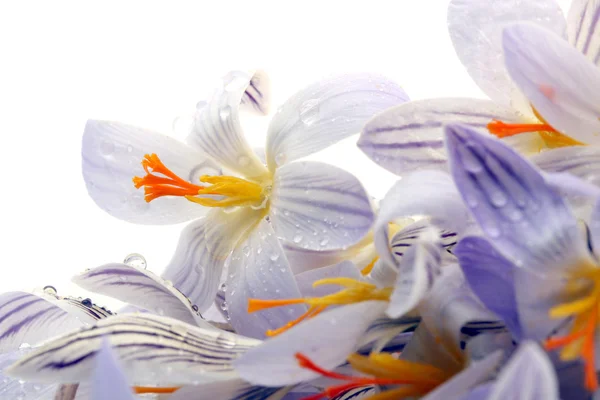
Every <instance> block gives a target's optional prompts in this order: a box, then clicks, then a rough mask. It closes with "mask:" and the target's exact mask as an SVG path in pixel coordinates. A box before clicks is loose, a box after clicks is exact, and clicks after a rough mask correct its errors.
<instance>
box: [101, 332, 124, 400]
mask: <svg viewBox="0 0 600 400" xmlns="http://www.w3.org/2000/svg"><path fill="white" fill-rule="evenodd" d="M91 386H92V388H91V389H92V393H91V400H104V399H111V400H133V399H134V397H133V393H132V391H131V386H130V385H129V384H128V383H127V379H126V378H125V376H124V375H123V372H122V371H121V366H120V365H119V362H118V361H117V359H116V357H115V355H114V353H113V351H112V350H111V348H110V345H109V344H108V341H107V340H106V339H105V340H103V341H102V345H101V347H100V350H99V352H98V356H97V357H96V368H95V370H94V372H93V375H92V382H91Z"/></svg>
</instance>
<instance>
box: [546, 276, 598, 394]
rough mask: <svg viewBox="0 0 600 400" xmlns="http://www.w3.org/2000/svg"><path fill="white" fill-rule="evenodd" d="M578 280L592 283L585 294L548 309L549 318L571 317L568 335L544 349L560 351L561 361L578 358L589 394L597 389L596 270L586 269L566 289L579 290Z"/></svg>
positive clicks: (557, 339)
mask: <svg viewBox="0 0 600 400" xmlns="http://www.w3.org/2000/svg"><path fill="white" fill-rule="evenodd" d="M582 278H583V279H584V280H586V281H587V282H590V281H591V282H592V288H591V290H589V291H588V293H587V295H585V296H584V297H583V298H579V299H577V300H575V301H571V302H567V303H563V304H560V305H558V306H555V307H553V308H552V309H550V312H549V314H550V317H551V318H566V317H572V318H573V322H572V326H571V330H570V332H569V333H568V334H566V335H564V336H560V337H554V338H550V339H548V340H547V341H546V343H545V347H546V349H548V350H554V349H557V348H562V350H561V353H560V356H561V358H562V359H563V360H567V361H568V360H574V359H576V358H577V357H581V358H582V359H583V361H584V363H585V387H586V388H587V389H588V390H590V391H595V390H596V389H597V388H598V378H597V376H596V366H595V343H594V342H595V336H596V332H597V328H598V322H599V321H598V316H599V313H600V269H598V268H588V269H587V270H586V271H585V272H584V273H583V274H582V275H578V276H577V277H576V278H575V279H573V280H572V281H571V282H570V284H569V285H568V286H570V287H572V288H576V287H580V286H581V281H582Z"/></svg>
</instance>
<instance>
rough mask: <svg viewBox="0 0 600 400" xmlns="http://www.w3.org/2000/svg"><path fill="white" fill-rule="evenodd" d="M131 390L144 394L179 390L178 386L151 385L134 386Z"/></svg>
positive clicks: (167, 392)
mask: <svg viewBox="0 0 600 400" xmlns="http://www.w3.org/2000/svg"><path fill="white" fill-rule="evenodd" d="M133 390H134V391H135V393H137V394H146V393H154V394H169V393H174V392H176V391H177V390H179V388H178V387H153V386H134V387H133Z"/></svg>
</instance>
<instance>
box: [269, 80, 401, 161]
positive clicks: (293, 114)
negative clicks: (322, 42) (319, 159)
mask: <svg viewBox="0 0 600 400" xmlns="http://www.w3.org/2000/svg"><path fill="white" fill-rule="evenodd" d="M407 100H408V96H407V95H406V93H405V92H404V90H402V88H401V87H399V86H398V85H397V84H395V83H394V82H392V81H390V80H389V79H387V78H384V77H382V76H378V75H370V74H349V75H342V76H336V77H331V78H329V79H326V80H324V81H320V82H316V83H314V84H312V85H310V86H308V87H307V88H305V89H304V90H302V91H300V92H298V93H296V94H295V95H294V96H292V97H291V98H290V99H288V101H286V102H285V103H284V104H283V105H282V106H281V108H280V109H279V110H278V112H277V114H275V116H274V117H273V120H272V121H271V125H270V126H269V133H268V137H267V163H268V165H269V169H271V170H272V171H273V170H274V169H275V168H276V167H277V166H281V165H283V164H285V163H288V162H291V161H293V160H297V159H298V158H301V157H305V156H307V155H310V154H312V153H316V152H317V151H319V150H323V149H325V148H326V147H329V146H330V145H332V144H334V143H337V142H339V141H340V140H342V139H344V138H346V137H349V136H351V135H353V134H356V133H359V132H360V130H361V128H362V126H363V125H364V124H365V122H367V121H368V120H369V118H371V117H372V116H373V115H375V114H377V113H379V112H381V111H383V110H385V109H387V108H389V107H392V106H395V105H397V104H400V103H403V102H405V101H407Z"/></svg>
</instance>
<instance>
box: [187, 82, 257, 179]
mask: <svg viewBox="0 0 600 400" xmlns="http://www.w3.org/2000/svg"><path fill="white" fill-rule="evenodd" d="M260 79H263V78H262V77H261V78H260ZM251 82H252V76H251V75H249V74H247V73H244V72H237V71H236V72H234V73H230V74H229V75H228V76H226V77H225V79H224V80H223V84H222V85H221V86H220V87H219V88H218V89H217V90H216V91H215V93H214V94H213V96H212V98H211V99H210V100H209V101H208V104H207V105H206V106H205V107H203V108H201V109H199V110H198V111H197V113H196V116H195V124H194V128H193V130H192V132H191V133H190V134H189V136H188V138H187V142H188V144H190V146H193V147H194V148H197V149H199V150H201V151H202V152H204V153H205V154H208V155H209V156H210V157H212V158H213V159H214V160H215V161H216V162H217V163H218V164H219V165H222V166H224V167H226V168H227V169H229V170H231V171H235V172H237V173H239V174H241V175H242V176H245V177H247V178H250V179H259V178H262V177H264V176H265V175H266V173H267V169H266V168H265V167H264V165H263V164H262V163H261V162H260V159H259V158H258V157H257V156H256V155H255V154H254V152H253V151H252V148H251V147H250V146H249V145H248V143H247V142H246V139H245V138H244V133H243V131H242V127H241V124H240V116H239V109H240V102H242V101H246V99H248V94H251V93H253V92H252V91H251V90H249V91H246V89H247V88H248V87H249V86H250V85H251ZM259 90H261V93H262V88H259ZM260 107H264V104H262V103H261V105H260ZM246 108H247V107H246Z"/></svg>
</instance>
